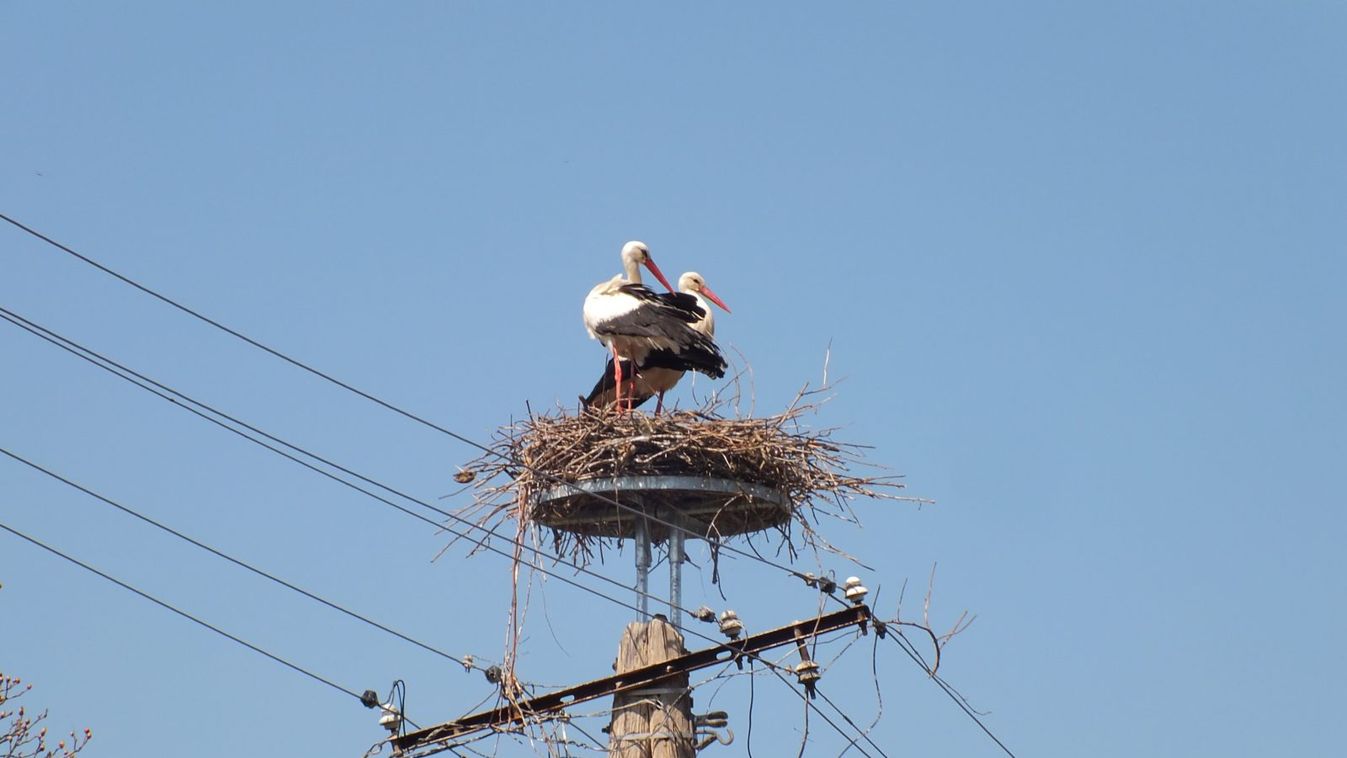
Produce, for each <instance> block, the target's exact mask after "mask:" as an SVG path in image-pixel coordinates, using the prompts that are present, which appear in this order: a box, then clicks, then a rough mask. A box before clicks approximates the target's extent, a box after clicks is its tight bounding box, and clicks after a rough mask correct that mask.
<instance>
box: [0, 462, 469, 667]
mask: <svg viewBox="0 0 1347 758" xmlns="http://www.w3.org/2000/svg"><path fill="white" fill-rule="evenodd" d="M0 454H4V455H7V456H9V457H10V458H12V459H14V460H16V461H18V462H19V463H22V464H24V465H25V466H28V467H29V468H31V469H33V470H35V471H39V472H41V473H43V474H46V475H47V476H49V477H51V478H52V479H55V480H56V481H58V482H61V483H62V484H65V485H68V486H70V487H73V488H74V489H77V490H79V491H80V492H83V493H84V494H86V495H88V496H89V497H92V498H94V499H96V500H100V501H102V502H104V503H106V504H108V505H110V506H112V507H113V508H116V509H117V510H120V511H121V512H123V513H125V514H127V515H129V516H133V517H135V518H138V519H140V520H141V521H143V522H145V523H147V524H149V525H150V526H153V527H155V528H157V529H160V530H163V531H165V532H168V533H169V534H171V535H173V536H174V537H177V538H178V539H181V540H185V541H186V542H189V543H191V544H193V545H195V546H197V547H199V548H201V549H202V550H205V551H207V552H209V553H211V554H213V555H216V556H218V557H220V558H223V559H225V560H226V561H229V562H230V563H233V564H234V565H236V566H239V567H241V568H245V569H247V570H249V571H251V572H253V573H254V574H257V575H258V576H261V577H263V578H265V579H269V580H271V581H273V582H275V583H276V584H279V585H281V586H282V587H285V588H287V589H290V590H293V591H295V592H298V593H299V594H301V595H303V596H304V597H307V598H309V599H310V600H314V601H317V602H319V603H322V604H323V605H325V606H327V607H329V608H331V609H333V610H335V611H340V612H341V613H344V614H346V615H347V616H350V617H351V618H353V619H356V620H358V621H362V622H364V623H366V624H368V625H370V626H372V627H374V628H376V629H379V630H381V631H384V632H387V633H388V634H391V635H393V636H394V637H397V638H399V639H401V640H404V641H406V642H410V643H411V644H413V645H416V646H417V647H419V648H421V649H423V650H427V651H429V652H432V653H434V654H436V655H438V656H440V657H441V658H447V659H449V660H451V661H453V662H454V663H457V664H458V665H460V666H463V667H464V668H478V669H481V668H482V667H481V666H477V665H475V664H472V663H469V662H468V661H465V660H463V659H461V658H456V657H454V656H452V655H450V654H448V653H446V652H444V651H443V650H439V649H438V648H435V647H432V646H430V645H427V644H426V643H424V642H421V641H420V640H416V639H413V638H411V637H408V636H407V635H405V634H403V633H402V632H399V631H397V630H396V629H390V628H389V627H387V626H384V625H383V624H380V623H379V622H377V621H374V620H373V619H369V618H366V617H365V616H362V615H360V614H359V613H356V612H355V611H352V610H348V609H346V608H343V607H342V606H340V605H337V604H336V603H334V602H332V601H331V600H327V599H325V598H322V597H319V596H318V595H315V594H313V593H312V592H309V591H308V590H306V589H304V588H302V587H297V586H295V585H293V584H291V583H290V582H287V581H285V580H284V579H281V578H280V577H277V576H275V575H273V574H270V573H267V572H266V571H263V570H262V569H260V568H257V567H256V566H253V565H252V564H250V563H247V562H246V561H242V560H240V559H238V558H235V557H233V556H232V555H229V554H227V553H224V552H221V551H220V550H217V549H215V548H213V547H211V546H210V545H207V544H205V543H203V542H200V541H199V540H196V539H193V538H192V537H189V536H188V535H186V534H183V533H182V532H179V531H178V530H176V529H173V528H172V527H170V526H166V525H165V524H162V523H160V522H158V521H155V520H154V519H152V518H150V517H149V516H146V515H144V514H142V513H139V512H137V511H135V510H133V509H131V508H128V507H127V506H125V505H122V504H121V503H118V502H116V501H114V500H112V499H110V498H107V497H104V496H103V495H100V494H98V493H97V492H94V491H93V490H91V489H89V488H87V487H84V486H83V485H80V484H77V483H76V482H73V481H71V480H70V479H67V478H65V477H64V476H61V475H60V474H58V473H56V472H54V471H52V470H50V469H47V468H44V467H43V466H40V465H38V464H36V463H33V462H32V461H30V460H28V459H26V458H24V457H23V456H20V455H18V454H17V453H14V452H11V451H9V450H6V449H5V448H3V447H0Z"/></svg>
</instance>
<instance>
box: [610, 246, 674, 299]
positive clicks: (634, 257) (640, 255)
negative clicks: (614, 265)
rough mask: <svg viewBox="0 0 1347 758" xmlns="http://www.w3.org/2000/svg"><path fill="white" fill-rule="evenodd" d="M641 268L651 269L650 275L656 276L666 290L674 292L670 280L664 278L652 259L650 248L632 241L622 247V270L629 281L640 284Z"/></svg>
mask: <svg viewBox="0 0 1347 758" xmlns="http://www.w3.org/2000/svg"><path fill="white" fill-rule="evenodd" d="M641 266H645V267H646V268H648V269H650V273H652V274H654V275H655V278H656V279H658V280H659V283H660V284H663V285H664V288H665V289H667V290H669V291H670V292H673V286H672V285H670V284H669V280H668V279H665V278H664V274H663V273H662V272H661V271H660V270H659V266H656V265H655V259H654V258H651V257H650V248H649V247H646V244H645V243H644V242H641V241H640V240H632V241H631V242H628V243H627V244H625V245H623V246H622V270H623V271H624V272H626V274H627V280H628V281H631V282H636V283H639V282H640V281H641Z"/></svg>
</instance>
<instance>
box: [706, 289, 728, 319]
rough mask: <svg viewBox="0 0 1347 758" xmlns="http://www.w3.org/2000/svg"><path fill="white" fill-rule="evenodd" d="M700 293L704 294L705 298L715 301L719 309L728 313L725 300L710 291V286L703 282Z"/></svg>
mask: <svg viewBox="0 0 1347 758" xmlns="http://www.w3.org/2000/svg"><path fill="white" fill-rule="evenodd" d="M702 294H703V295H706V299H707V300H710V301H711V302H713V303H715V304H716V305H719V306H720V309H721V310H722V311H725V312H726V313H729V312H730V306H728V305H726V304H725V301H724V300H721V299H720V298H719V297H718V296H717V295H716V293H714V292H712V291H711V288H710V287H708V286H706V285H705V284H703V285H702Z"/></svg>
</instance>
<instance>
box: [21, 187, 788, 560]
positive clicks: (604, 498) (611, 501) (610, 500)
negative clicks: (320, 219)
mask: <svg viewBox="0 0 1347 758" xmlns="http://www.w3.org/2000/svg"><path fill="white" fill-rule="evenodd" d="M0 219H3V220H4V221H7V222H9V223H10V224H11V225H13V226H15V227H17V228H18V229H21V230H23V231H24V232H27V233H28V234H30V235H32V236H34V237H36V238H38V239H40V240H42V241H43V242H46V243H47V244H49V245H51V246H53V247H55V248H57V249H58V250H61V251H62V252H65V253H67V254H69V255H71V256H73V257H75V258H76V259H78V260H80V261H82V262H84V263H86V264H88V265H90V266H93V267H94V268H96V269H98V270H99V271H102V272H103V273H105V274H107V275H109V276H111V277H113V278H115V279H117V280H119V281H121V282H123V283H125V284H128V285H130V286H132V287H134V288H136V289H138V290H140V291H141V292H144V293H145V294H147V295H150V296H151V297H153V298H155V299H157V300H159V301H161V302H163V303H165V304H167V305H170V306H172V307H174V308H176V309H178V310H180V311H182V312H183V313H186V314H188V315H189V316H192V317H193V318H196V319H198V320H200V321H202V322H204V323H206V324H209V325H210V326H213V327H215V328H216V329H219V330H220V331H223V332H225V333H226V334H229V335H231V336H233V337H235V338H237V339H240V340H242V341H244V342H246V343H248V344H249V345H252V346H253V347H256V348H257V349H259V350H262V351H264V352H266V353H269V354H270V355H272V356H274V357H276V358H279V359H281V360H283V361H285V362H286V363H289V364H290V365H292V366H294V367H296V368H299V369H301V370H303V371H306V372H308V373H310V374H312V375H314V376H317V377H319V378H321V379H323V380H325V381H328V382H330V383H332V384H335V385H336V386H338V387H341V388H342V389H344V390H346V391H348V392H351V393H354V394H356V395H358V396H360V397H362V398H364V399H366V400H369V401H370V402H372V403H375V404H376V405H379V406H381V407H383V408H385V409H387V410H390V411H392V412H394V413H397V414H398V415H401V416H403V417H405V418H407V419H410V420H412V421H415V422H417V423H419V424H421V425H423V426H426V427H427V428H430V429H433V430H435V431H437V432H440V433H442V434H445V435H448V436H449V437H452V438H453V439H455V440H458V441H459V442H462V443H463V444H465V445H469V446H471V447H474V448H477V449H478V450H481V451H482V452H484V453H486V454H488V455H494V456H497V457H500V458H504V459H505V460H508V461H510V462H511V463H512V464H514V465H516V466H518V467H520V468H522V469H525V470H527V471H529V472H531V473H533V474H534V475H536V476H538V477H541V478H543V479H545V480H547V481H549V482H551V483H553V484H554V485H557V486H560V487H566V488H568V489H570V490H572V491H574V492H576V493H579V494H580V495H581V496H588V497H592V498H595V499H597V500H599V501H601V502H603V503H605V504H607V505H612V506H614V507H616V508H618V509H621V510H624V511H627V512H629V513H632V514H635V515H638V516H641V517H642V518H645V519H648V520H649V521H652V522H654V523H657V524H659V525H661V526H664V527H666V528H668V529H673V530H677V531H679V532H682V533H684V534H687V535H690V536H692V537H696V538H699V539H700V538H704V537H705V535H703V534H701V533H699V532H696V531H693V530H691V529H689V528H688V527H686V526H683V525H682V524H677V523H674V522H671V521H666V520H664V519H661V518H659V517H658V516H652V515H650V514H647V513H645V512H644V511H641V510H639V509H637V508H634V507H633V506H630V505H627V504H626V503H623V502H621V501H619V500H618V499H617V498H614V497H610V496H608V495H605V494H603V493H600V492H590V491H587V490H582V489H580V488H579V487H576V486H575V484H574V483H572V482H567V481H565V480H563V479H561V478H560V477H557V476H554V475H552V474H549V473H547V472H545V471H540V470H538V469H536V468H534V467H532V466H530V465H528V464H527V463H524V462H522V461H520V460H518V459H516V458H513V457H510V456H506V455H504V454H502V453H500V452H499V451H497V450H495V449H493V448H491V447H488V446H486V445H483V444H481V443H480V442H477V441H475V440H472V439H470V438H468V437H465V436H463V435H461V434H459V433H457V432H454V431H452V430H450V429H447V428H445V427H443V426H441V425H439V424H436V423H435V422H433V421H429V420H427V419H425V418H423V417H422V416H419V415H417V414H415V413H412V412H411V411H408V410H405V409H403V408H400V407H398V406H396V405H393V404H392V403H390V402H388V401H386V400H383V399H381V398H379V397H377V396H375V395H373V394H371V393H369V392H366V391H364V390H362V389H360V388H358V387H355V386H353V385H351V384H348V383H346V382H344V381H342V380H340V379H338V378H336V377H334V376H332V375H331V374H328V373H326V372H324V371H322V370H320V369H317V368H314V367H313V366H310V365H309V364H307V363H305V362H303V361H301V360H299V359H297V358H292V357H290V356H289V355H286V354H285V353H283V352H281V351H279V350H277V349H275V348H272V347H269V346H268V345H265V344H263V343H261V342H259V341H257V340H255V339H253V338H252V337H249V336H248V335H246V334H243V333H242V332H239V331H237V330H235V329H232V328H230V327H228V326H226V325H224V324H222V323H220V322H219V321H216V320H214V319H212V318H210V317H209V316H205V315H203V314H201V313H200V312H198V311H196V310H193V309H192V308H190V307H188V306H186V305H183V304H182V303H180V302H178V301H176V300H174V299H173V298H170V297H168V296H167V295H163V294H161V293H159V292H157V291H155V290H153V289H151V288H149V287H147V286H145V285H143V284H141V283H139V282H137V281H135V280H134V279H131V278H130V277H128V276H125V275H123V274H120V273H118V272H117V271H114V270H113V269H111V268H108V267H107V266H104V265H103V264H101V263H99V262H98V261H96V260H94V259H92V258H90V257H88V256H86V255H83V254H81V253H79V252H76V251H75V250H73V249H72V248H70V247H68V246H66V245H63V244H61V243H60V242H57V241H56V240H54V239H52V238H51V237H48V236H47V235H45V234H43V233H42V232H39V231H37V230H36V229H33V228H32V227H29V226H26V225H24V224H22V223H20V222H19V221H17V220H15V219H13V218H10V217H9V216H7V215H5V214H3V213H0ZM719 549H720V550H723V551H725V552H728V553H733V554H736V555H740V556H743V557H745V558H748V559H750V560H755V561H758V562H760V563H763V564H766V565H768V566H771V567H773V568H776V569H778V570H781V571H784V572H786V573H787V574H788V575H790V576H793V577H796V578H799V579H806V580H807V577H805V575H804V574H802V573H800V572H799V571H796V570H795V569H793V568H791V567H789V566H786V565H784V564H780V563H776V562H775V561H771V560H768V559H766V558H764V557H762V556H761V555H758V554H756V553H754V552H750V551H747V550H740V549H739V548H736V547H734V546H733V545H729V544H727V543H720V545H719Z"/></svg>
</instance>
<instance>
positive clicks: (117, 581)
mask: <svg viewBox="0 0 1347 758" xmlns="http://www.w3.org/2000/svg"><path fill="white" fill-rule="evenodd" d="M0 529H4V530H5V531H7V532H9V533H10V534H13V535H14V536H15V537H18V538H20V539H23V540H27V541H28V542H30V543H32V544H34V545H36V546H38V547H40V548H42V549H43V550H46V551H47V552H49V553H51V554H52V555H55V556H58V557H60V558H64V559H65V560H67V561H69V562H71V563H73V564H75V565H76V566H79V567H80V568H82V569H84V570H85V571H88V572H91V573H94V574H97V575H98V576H101V577H103V578H104V579H106V580H108V581H109V582H112V583H113V584H115V585H117V586H118V587H121V588H122V589H124V590H129V591H131V592H134V593H135V594H137V595H140V596H141V597H143V598H145V599H146V600H148V601H150V602H151V603H154V604H155V605H158V606H159V607H161V608H165V609H167V610H170V611H173V612H174V613H176V614H178V615H179V616H182V617H183V618H185V619H187V620H188V621H191V622H192V623H195V624H198V625H200V626H204V627H205V628H207V629H209V630H211V631H212V632H215V633H216V634H218V635H220V636H221V637H224V638H225V639H228V640H231V641H233V642H236V643H238V644H240V645H242V646H244V647H246V648H248V649H249V650H251V651H253V652H254V653H258V654H259V655H264V656H266V657H267V658H270V659H271V660H273V661H275V662H276V663H279V664H281V665H282V666H285V667H286V668H288V669H291V670H293V671H297V672H299V673H301V674H303V675H304V676H307V677H308V678H310V679H312V680H314V681H316V682H320V683H322V684H326V685H327V686H329V687H331V688H332V689H334V690H336V691H338V692H340V693H342V694H344V695H350V696H351V697H353V698H355V699H356V700H360V699H361V697H360V695H359V694H357V693H355V692H354V691H352V690H348V689H346V688H345V687H343V686H341V685H340V684H337V683H336V682H333V681H332V680H331V679H326V678H324V677H322V676H319V675H318V674H315V673H313V672H312V671H309V670H308V669H305V668H303V667H301V666H299V665H298V664H295V663H291V662H290V661H287V660H286V659H284V658H282V657H280V656H279V655H276V654H275V653H269V652H267V651H266V650H263V649H262V648H260V647H258V646H256V645H254V644H253V643H251V642H248V641H247V640H244V639H241V638H239V637H235V636H234V635H232V634H230V633H229V632H226V631H225V630H223V629H221V628H219V627H218V626H213V625H212V624H210V623H208V622H205V621H202V620H201V619H199V618H197V617H196V616H193V615H192V614H190V613H188V612H187V611H184V610H180V609H178V608H176V607H174V606H172V605H170V604H169V603H166V602H164V601H163V600H160V599H159V598H157V597H155V596H153V595H151V594H149V593H147V592H143V591H141V590H138V589H136V588H135V587H132V586H131V585H129V584H127V583H126V582H123V581H122V580H120V579H117V578H116V577H113V576H110V575H108V574H105V573H103V572H102V571H99V570H98V569H96V568H94V567H93V566H90V565H89V564H87V563H84V562H83V561H80V560H79V559H77V558H73V557H71V556H69V555H66V554H65V553H63V552H61V551H60V550H57V549H56V548H54V547H52V546H50V545H48V544H46V543H44V542H40V541H38V540H36V539H34V538H32V537H29V536H28V535H26V534H24V533H23V532H20V531H18V530H17V529H13V528H11V527H9V526H6V525H5V524H0Z"/></svg>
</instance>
